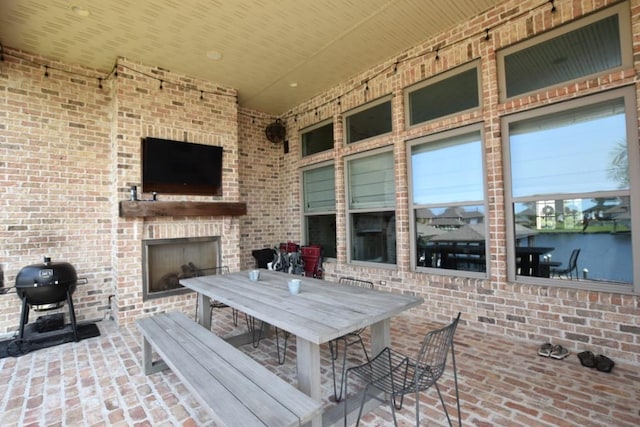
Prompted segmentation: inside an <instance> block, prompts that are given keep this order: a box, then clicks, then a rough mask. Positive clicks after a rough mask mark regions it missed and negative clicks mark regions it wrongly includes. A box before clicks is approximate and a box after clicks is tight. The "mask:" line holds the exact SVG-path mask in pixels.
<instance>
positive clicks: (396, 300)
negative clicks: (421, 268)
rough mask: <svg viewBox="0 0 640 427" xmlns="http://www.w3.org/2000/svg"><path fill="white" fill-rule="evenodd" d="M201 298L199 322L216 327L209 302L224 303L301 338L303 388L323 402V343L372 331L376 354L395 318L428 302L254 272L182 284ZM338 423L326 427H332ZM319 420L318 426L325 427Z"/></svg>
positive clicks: (298, 341)
mask: <svg viewBox="0 0 640 427" xmlns="http://www.w3.org/2000/svg"><path fill="white" fill-rule="evenodd" d="M294 278H295V279H300V280H301V282H302V283H301V286H300V293H299V294H297V295H292V294H290V293H289V288H288V285H287V282H288V281H289V280H290V279H294ZM180 283H181V284H182V285H183V286H185V287H187V288H189V289H192V290H194V291H196V292H198V294H199V298H198V299H199V300H198V304H199V307H198V313H200V318H199V319H198V321H199V323H200V324H202V325H203V326H205V327H207V328H209V327H210V321H211V319H210V317H209V316H208V315H207V314H208V310H207V309H206V307H208V304H209V299H215V300H217V301H220V302H223V303H225V304H227V305H229V306H231V307H233V308H236V309H238V310H240V311H242V312H244V313H246V314H248V315H250V316H253V317H255V318H257V319H260V320H262V321H264V322H267V323H269V324H271V325H273V326H275V327H277V328H280V329H283V330H285V331H287V332H290V333H292V334H294V335H295V336H296V349H297V355H296V357H297V368H298V387H299V388H300V390H302V391H304V392H305V393H307V394H308V395H309V396H311V397H312V398H314V399H318V400H320V399H321V398H322V396H321V393H322V390H321V376H320V344H323V343H326V342H329V341H331V340H333V339H335V338H338V337H340V336H342V335H344V334H346V333H348V332H351V331H354V330H356V329H359V328H363V327H367V326H369V327H370V328H371V351H372V354H377V353H378V352H379V351H380V350H382V349H383V348H384V347H386V346H388V345H389V343H390V336H389V334H390V318H391V317H393V316H395V315H397V314H399V313H401V312H403V311H405V310H408V309H410V308H412V307H416V306H418V305H420V304H422V302H423V301H424V300H423V298H422V297H419V296H415V295H405V294H399V293H392V292H386V291H380V290H373V289H366V288H360V287H356V286H349V285H340V284H338V283H336V282H331V281H327V280H320V279H314V278H310V277H303V276H293V275H290V274H286V273H282V272H276V271H269V270H263V269H261V270H260V280H259V281H257V282H253V281H251V280H249V272H248V271H240V272H237V273H231V274H223V275H213V276H201V277H194V278H189V279H182V280H180ZM334 421H335V420H330V421H327V420H326V419H325V421H324V424H332V423H333V422H334ZM322 422H323V421H322V420H319V419H317V420H315V421H314V423H313V425H318V426H319V425H321V424H322Z"/></svg>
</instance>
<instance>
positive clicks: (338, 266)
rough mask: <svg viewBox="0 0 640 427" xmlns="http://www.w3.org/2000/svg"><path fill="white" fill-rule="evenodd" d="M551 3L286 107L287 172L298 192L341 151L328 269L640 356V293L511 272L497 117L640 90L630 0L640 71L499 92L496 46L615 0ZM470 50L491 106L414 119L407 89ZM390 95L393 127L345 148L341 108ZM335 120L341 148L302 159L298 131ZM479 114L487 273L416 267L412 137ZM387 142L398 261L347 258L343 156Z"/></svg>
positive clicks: (514, 5)
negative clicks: (522, 278) (524, 278)
mask: <svg viewBox="0 0 640 427" xmlns="http://www.w3.org/2000/svg"><path fill="white" fill-rule="evenodd" d="M555 3H556V9H557V10H556V12H555V13H551V4H544V2H535V1H506V2H504V3H502V4H501V5H499V6H498V7H496V8H494V9H492V10H489V11H488V12H487V13H485V14H483V15H480V16H477V17H475V18H473V19H472V20H470V21H468V22H464V23H461V24H460V25H458V26H456V27H454V28H451V29H450V30H449V31H447V32H445V33H443V34H439V35H438V36H436V37H434V38H433V39H431V40H427V41H426V42H425V43H424V44H421V45H419V46H415V47H413V48H411V49H409V50H407V51H406V52H399V53H398V55H397V56H395V57H393V58H389V60H388V61H387V62H385V63H382V64H378V65H377V66H375V67H373V68H371V69H368V70H366V71H364V72H363V73H362V74H360V75H357V76H354V77H353V78H352V79H350V80H349V81H345V82H342V83H341V84H339V85H337V86H335V87H333V88H331V89H330V90H328V91H327V92H325V93H322V94H320V95H319V96H318V97H316V98H314V99H311V100H309V101H307V102H305V103H304V104H301V105H299V106H297V107H295V108H293V109H292V110H290V111H288V112H287V113H286V114H285V115H284V117H286V118H287V124H288V129H287V131H288V135H289V141H290V145H291V146H292V150H291V153H290V154H288V155H285V159H284V162H285V163H288V164H291V165H295V167H292V168H286V167H285V169H284V170H283V172H282V173H283V176H282V180H283V181H285V182H290V183H291V193H293V192H295V191H298V189H299V188H300V177H299V168H300V167H302V166H307V165H311V164H315V163H320V162H323V161H327V160H334V161H335V167H336V171H337V173H336V177H337V179H336V201H337V206H336V209H337V223H338V227H337V228H338V235H337V242H338V256H337V260H336V261H335V262H333V261H331V262H325V265H324V266H325V271H326V276H327V277H328V278H329V279H333V280H335V279H336V278H337V277H339V276H343V275H356V276H361V277H363V278H368V279H371V280H373V281H374V283H375V284H376V285H377V286H378V287H379V288H382V289H388V290H393V291H396V292H410V293H416V294H420V295H422V296H424V297H425V300H426V302H425V304H424V305H422V306H421V307H420V308H419V309H416V310H414V312H415V314H416V316H424V317H425V318H429V319H433V318H436V319H438V320H441V321H446V320H447V319H450V316H451V314H452V313H455V312H457V311H462V313H463V316H462V318H463V320H464V321H465V322H467V324H468V325H469V326H470V327H472V328H476V329H479V330H482V331H486V332H490V333H495V334H501V335H509V336H514V337H518V338H523V339H527V340H531V341H532V348H535V347H536V345H537V344H536V343H542V342H546V341H553V342H554V343H562V344H565V345H566V346H568V347H569V348H573V349H576V350H579V349H585V348H590V349H592V350H593V351H596V352H598V351H599V352H606V354H609V355H611V356H613V357H615V358H618V359H624V360H627V361H630V362H633V363H640V298H639V297H638V296H636V295H620V294H612V293H607V292H594V291H577V290H574V289H563V288H555V287H549V286H539V285H524V284H519V283H511V282H509V281H508V280H507V258H506V235H505V231H504V230H505V228H506V227H505V217H504V212H505V206H504V193H503V187H504V182H503V180H504V178H503V165H502V143H501V132H500V117H501V116H503V115H505V114H509V113H513V112H517V111H521V110H524V109H531V108H534V107H537V106H543V105H546V104H549V103H554V102H558V101H562V100H567V99H572V98H575V97H579V96H584V95H587V94H592V93H597V92H599V91H602V90H606V89H610V88H615V87H621V86H625V85H629V84H634V85H635V86H636V88H639V90H640V85H639V84H638V81H637V77H636V70H637V69H639V68H640V67H639V64H640V63H639V60H638V59H637V58H640V42H639V41H638V40H640V38H639V37H640V1H638V0H634V1H631V2H630V5H631V11H632V15H633V17H632V22H633V23H634V24H633V26H634V36H635V46H634V53H635V58H636V67H635V68H636V70H634V69H630V70H625V71H624V72H617V73H610V74H609V75H606V76H605V77H604V78H602V79H599V80H597V81H593V80H586V81H585V82H580V83H578V84H572V85H568V88H567V89H566V90H550V91H547V92H545V93H542V94H540V95H537V96H532V97H525V98H524V99H519V100H518V101H512V102H505V103H500V102H499V101H498V75H497V62H496V51H497V50H499V49H501V48H503V47H506V46H509V45H512V44H514V43H516V42H518V41H521V40H526V39H528V38H530V37H532V36H535V35H537V34H539V33H542V32H545V31H548V30H550V29H552V28H555V27H558V26H560V25H562V24H564V23H567V22H570V21H572V20H574V19H575V18H578V17H581V16H583V15H588V14H590V13H592V12H594V11H597V10H600V9H601V8H604V7H606V6H608V5H613V4H616V3H618V2H615V1H601V2H591V1H573V2H569V1H556V2H555ZM487 28H490V29H491V30H490V32H489V39H488V40H486V39H485V34H486V33H485V30H486V29H487ZM472 35H475V36H472ZM438 46H441V47H442V48H441V49H440V50H439V51H438V52H437V55H438V59H436V51H435V48H436V47H438ZM409 58H413V59H409ZM472 60H479V61H480V67H479V68H480V72H481V82H482V90H481V91H482V104H483V108H481V109H480V111H475V112H471V113H468V114H461V115H457V116H455V117H453V118H444V119H442V120H437V121H434V122H431V123H426V124H423V125H418V126H414V127H412V128H410V129H407V128H406V126H405V117H404V116H405V111H404V108H405V107H404V93H403V90H404V89H405V88H407V87H408V86H410V85H412V84H414V83H417V82H420V81H422V80H424V79H426V78H428V77H430V76H434V75H437V74H439V73H442V72H444V71H447V70H450V69H452V68H454V67H456V66H458V65H462V64H465V63H468V62H469V61H472ZM396 62H397V63H398V64H397V66H396V65H395V64H396ZM639 93H640V92H639ZM389 94H391V95H392V96H393V98H392V111H393V116H392V121H393V132H392V134H391V135H388V136H381V137H379V138H373V139H371V140H366V141H362V142H358V143H357V144H352V145H349V146H345V145H344V144H343V143H342V141H343V129H342V119H343V116H344V114H345V113H347V112H348V111H349V110H350V109H352V108H355V107H358V106H360V105H363V104H364V103H366V102H368V101H371V100H374V99H377V98H380V97H382V96H387V95H389ZM639 98H640V97H639ZM292 118H295V121H294V120H292ZM327 118H333V120H334V129H335V130H334V136H335V140H336V145H335V149H334V150H333V151H329V152H324V153H321V154H319V155H315V156H310V157H306V158H304V159H301V158H300V151H299V149H300V132H299V131H300V129H303V128H305V127H307V126H310V125H313V124H315V123H318V122H320V121H322V120H326V119H327ZM478 122H482V123H483V124H484V131H485V153H486V161H487V163H486V174H487V179H488V195H489V210H488V213H487V220H488V223H489V229H490V250H491V252H490V254H489V255H490V271H491V275H490V278H488V279H470V278H462V277H455V276H440V275H430V274H422V273H415V272H412V271H411V267H410V266H411V260H410V253H409V248H410V244H411V239H412V236H411V234H410V231H409V218H410V217H409V208H408V206H409V200H408V180H407V164H406V160H407V159H406V145H405V144H406V141H407V140H411V139H414V138H417V137H421V136H425V135H430V134H433V133H437V132H441V131H445V130H448V129H452V128H456V127H460V126H464V125H468V124H473V123H478ZM389 146H393V149H394V157H395V166H396V192H397V200H396V221H397V226H396V233H397V249H398V250H397V254H398V259H397V268H384V267H382V268H369V267H363V266H355V265H349V264H347V263H346V259H347V257H346V241H347V232H348V231H347V227H346V222H345V221H346V220H345V218H346V215H345V209H346V207H345V202H344V201H345V197H344V170H343V168H344V157H345V156H347V155H350V154H354V153H358V152H364V151H367V150H371V149H375V148H380V147H389ZM291 203H292V204H294V203H295V201H293V200H292V201H291ZM532 354H535V353H532Z"/></svg>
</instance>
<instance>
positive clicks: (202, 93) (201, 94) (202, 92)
mask: <svg viewBox="0 0 640 427" xmlns="http://www.w3.org/2000/svg"><path fill="white" fill-rule="evenodd" d="M203 99H204V91H203V90H201V91H200V101H202V100H203Z"/></svg>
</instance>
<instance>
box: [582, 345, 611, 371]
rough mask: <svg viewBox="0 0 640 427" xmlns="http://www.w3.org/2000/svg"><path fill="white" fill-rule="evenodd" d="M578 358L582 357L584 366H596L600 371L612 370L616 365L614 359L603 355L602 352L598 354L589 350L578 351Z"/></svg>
mask: <svg viewBox="0 0 640 427" xmlns="http://www.w3.org/2000/svg"><path fill="white" fill-rule="evenodd" d="M578 359H580V363H581V364H582V366H586V367H587V368H596V369H597V370H598V371H600V372H611V370H612V369H613V366H614V365H615V363H614V362H613V360H611V359H609V358H608V357H607V356H603V355H602V354H599V355H597V356H596V355H595V354H593V352H592V351H589V350H586V351H583V352H581V353H578Z"/></svg>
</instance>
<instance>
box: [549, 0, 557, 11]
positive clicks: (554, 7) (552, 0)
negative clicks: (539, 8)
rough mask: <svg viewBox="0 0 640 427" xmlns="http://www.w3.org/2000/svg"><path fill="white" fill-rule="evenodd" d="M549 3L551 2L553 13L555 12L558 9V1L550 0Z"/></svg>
mask: <svg viewBox="0 0 640 427" xmlns="http://www.w3.org/2000/svg"><path fill="white" fill-rule="evenodd" d="M549 3H551V13H554V12H555V11H556V2H555V0H549Z"/></svg>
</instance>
